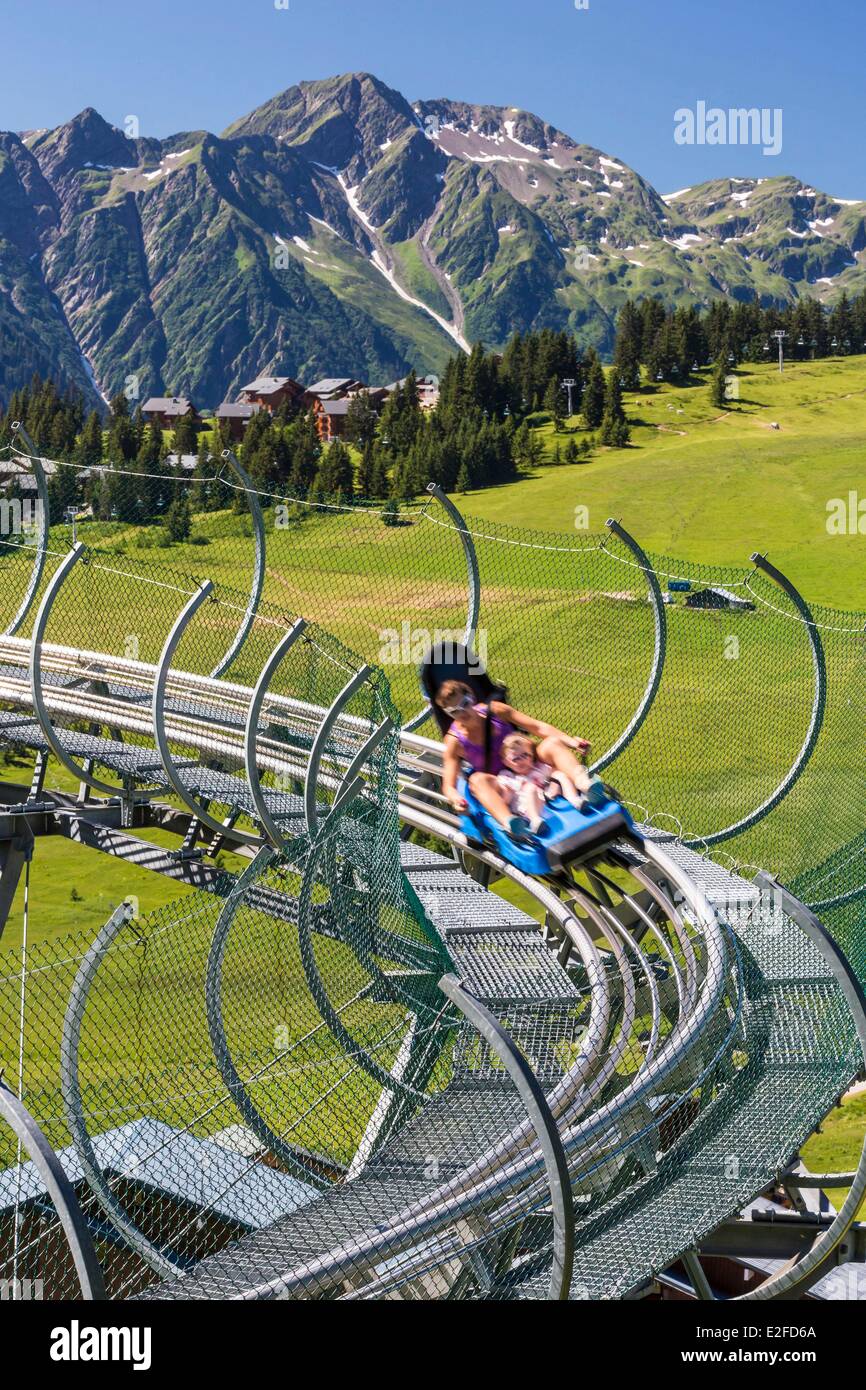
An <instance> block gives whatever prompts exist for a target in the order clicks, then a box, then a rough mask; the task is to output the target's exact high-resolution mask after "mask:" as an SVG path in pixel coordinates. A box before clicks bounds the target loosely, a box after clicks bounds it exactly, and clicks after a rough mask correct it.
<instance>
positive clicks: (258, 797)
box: [244, 618, 307, 848]
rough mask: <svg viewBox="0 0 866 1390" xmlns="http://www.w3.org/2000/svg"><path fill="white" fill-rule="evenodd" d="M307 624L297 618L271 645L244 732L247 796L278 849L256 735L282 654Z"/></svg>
mask: <svg viewBox="0 0 866 1390" xmlns="http://www.w3.org/2000/svg"><path fill="white" fill-rule="evenodd" d="M306 626H307V624H306V621H305V620H304V619H303V618H298V621H297V622H296V623H295V624H294V626H293V627H291V628H290V629H289V631H288V632H287V633H286V635H285V637H282V638H280V641H279V642H278V643H277V645H276V646H275V647H274V650H273V651H272V652H271V654H270V656H269V657H268V659H267V661H266V662H265V664H264V667H263V668H262V672H261V675H260V676H259V678H258V680H257V681H256V687H255V690H254V691H253V698H252V700H251V702H250V707H249V710H248V711H247V724H246V730H245V733H244V762H245V766H246V773H247V782H248V783H249V788H250V795H251V796H252V798H253V804H254V806H255V808H256V812H257V814H258V818H259V820H260V821H261V824H262V828H263V830H264V831H265V834H266V835H267V837H268V839H269V840H270V842H271V844H272V845H274V846H276V847H277V848H280V847H281V846H283V845H284V844H285V843H286V837H285V835H284V834H283V832H282V830H281V829H280V826H279V825H278V824H277V821H276V820H275V819H274V817H273V815H272V814H271V808H270V806H269V805H268V800H267V797H266V795H265V792H264V788H263V787H262V781H261V778H260V776H259V768H258V757H257V754H256V735H257V733H258V727H259V716H260V715H261V712H262V706H263V705H264V702H265V699H266V698H267V694H268V687H269V685H270V683H271V681H272V680H273V678H274V674H275V672H276V671H277V669H278V667H279V665H280V663H281V662H282V660H283V657H284V656H285V655H286V654H287V652H289V651H290V650H291V648H292V647H293V646H294V644H295V642H297V640H298V638H299V637H301V636H302V635H303V633H304V630H305V628H306Z"/></svg>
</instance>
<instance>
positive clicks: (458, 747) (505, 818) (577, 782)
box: [436, 680, 606, 839]
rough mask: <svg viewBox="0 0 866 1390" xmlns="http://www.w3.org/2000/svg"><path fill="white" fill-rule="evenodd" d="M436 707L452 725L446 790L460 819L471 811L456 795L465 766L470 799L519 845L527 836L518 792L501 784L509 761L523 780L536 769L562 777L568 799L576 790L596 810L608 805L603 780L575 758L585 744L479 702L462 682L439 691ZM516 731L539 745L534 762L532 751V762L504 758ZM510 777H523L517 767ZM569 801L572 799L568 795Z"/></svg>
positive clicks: (509, 708) (496, 704) (499, 705)
mask: <svg viewBox="0 0 866 1390" xmlns="http://www.w3.org/2000/svg"><path fill="white" fill-rule="evenodd" d="M436 704H437V705H438V706H439V708H440V709H441V710H443V711H444V713H445V714H447V715H448V716H449V717H450V718H451V720H452V724H451V727H450V729H449V730H448V732H447V734H446V735H445V751H444V756H443V773H442V790H443V792H444V793H445V796H446V797H447V798H448V801H449V802H450V804H451V806H452V807H453V809H454V810H455V811H457V812H458V813H461V814H462V813H464V812H465V811H466V810H467V809H468V803H467V801H466V799H465V798H464V797H462V796H461V795H460V793H459V791H458V789H457V779H458V777H459V776H460V773H461V770H462V764H464V763H468V764H469V766H470V768H471V772H470V773H469V779H468V783H469V787H470V789H471V791H472V795H473V796H474V797H475V798H476V799H477V800H478V801H479V802H480V803H481V805H482V806H483V807H484V809H485V810H486V811H487V812H488V813H489V814H490V815H491V816H492V817H493V818H494V820H496V821H497V823H498V824H499V825H500V826H501V827H502V828H503V830H506V831H508V833H509V834H510V835H513V836H514V837H515V838H517V839H521V838H525V837H526V836H527V835H529V834H530V829H531V827H530V822H529V820H528V819H527V818H526V816H524V815H521V814H520V813H519V812H515V811H514V810H513V809H512V807H513V805H515V804H516V803H515V798H514V795H513V792H514V791H518V792H519V790H520V788H519V787H518V788H511V789H509V787H508V785H507V784H506V785H505V786H503V784H502V783H501V782H500V777H501V775H502V774H503V773H507V772H508V770H509V769H508V762H509V761H511V762H512V763H514V762H515V761H517V762H518V763H519V764H522V765H523V766H525V768H526V771H525V772H524V773H523V774H522V775H523V776H527V775H529V773H530V772H531V769H532V767H533V765H534V764H537V765H539V766H540V767H541V768H542V769H543V770H544V769H551V770H552V775H553V776H557V775H559V776H560V777H561V779H562V780H561V781H560V789H561V790H562V791H563V793H564V794H566V787H568V789H569V791H571V790H572V788H573V789H574V790H575V791H576V792H578V793H580V794H581V796H582V797H583V801H584V804H587V805H589V806H597V805H601V804H602V803H603V802H604V801H605V800H606V792H605V789H604V786H603V784H602V782H601V780H600V779H599V778H598V777H595V776H592V775H591V774H590V773H589V772H587V770H586V768H585V767H584V766H583V764H582V763H581V762H580V761H579V760H578V758H577V757H576V756H575V755H576V753H581V754H586V753H587V752H588V751H589V748H590V744H589V743H588V742H587V740H586V739H583V738H573V737H572V736H571V734H567V733H565V732H564V731H563V730H562V729H557V728H556V727H555V725H553V724H546V723H545V722H544V721H543V720H541V719H533V718H532V716H531V715H529V714H524V713H523V712H522V710H518V709H515V708H514V707H513V705H509V704H506V703H505V702H504V701H503V700H491V701H490V702H489V704H487V703H485V702H483V701H482V702H476V698H475V695H474V694H473V692H472V690H471V688H470V687H469V686H468V685H466V684H465V683H464V682H463V681H459V680H447V681H445V682H444V684H442V685H441V686H440V687H439V689H438V690H437V692H436ZM488 720H489V721H490V723H489V726H488V723H487V721H488ZM516 731H520V732H521V733H523V734H525V735H528V736H529V739H530V740H534V739H539V740H540V742H539V743H537V744H533V747H534V750H535V751H534V756H532V755H531V754H529V750H528V749H524V750H523V752H524V754H529V758H528V760H527V758H525V757H524V758H518V759H516V760H515V759H514V758H513V755H512V754H511V752H510V751H509V750H505V752H503V748H504V745H505V743H506V740H507V739H508V738H509V736H510V735H512V734H514V733H515V732H516ZM518 751H519V750H518ZM510 771H511V773H512V775H514V774H515V771H517V775H518V777H519V776H520V775H521V773H520V772H519V770H516V769H515V768H514V767H513V766H512V768H511V769H510ZM542 775H544V774H543V772H542ZM536 780H537V778H536ZM566 799H567V800H570V799H571V797H570V796H568V795H567V794H566Z"/></svg>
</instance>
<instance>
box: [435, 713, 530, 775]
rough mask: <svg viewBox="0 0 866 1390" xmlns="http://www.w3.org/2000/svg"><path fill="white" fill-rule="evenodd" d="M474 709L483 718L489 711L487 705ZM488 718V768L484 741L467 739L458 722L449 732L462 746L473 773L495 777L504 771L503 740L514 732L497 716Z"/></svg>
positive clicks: (462, 751)
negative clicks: (485, 773) (490, 774)
mask: <svg viewBox="0 0 866 1390" xmlns="http://www.w3.org/2000/svg"><path fill="white" fill-rule="evenodd" d="M473 708H474V709H475V710H476V711H477V712H478V714H480V715H481V716H482V718H483V717H484V711H485V710H486V709H487V706H486V705H474V706H473ZM487 718H488V719H489V720H490V766H489V767H487V768H485V766H484V761H485V759H484V743H483V741H482V742H481V743H473V742H472V740H471V739H470V738H467V736H466V734H465V733H464V731H463V730H462V729H461V728H460V726H459V724H457V723H456V722H455V723H454V724H452V725H451V728H450V729H449V730H448V732H449V733H450V734H453V735H454V737H455V738H456V739H457V742H458V743H459V744H460V751H461V753H462V754H463V757H464V759H465V761H466V762H467V763H469V764H470V765H471V767H472V770H473V772H490V773H492V774H493V776H494V777H495V776H496V775H497V774H498V773H500V772H501V771H502V768H503V766H504V764H503V762H502V743H503V740H504V739H506V738H507V737H508V735H509V734H513V733H514V730H513V729H512V727H511V725H510V724H506V723H505V721H504V720H503V719H497V717H496V715H495V714H488V715H487Z"/></svg>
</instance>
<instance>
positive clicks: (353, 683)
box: [304, 666, 373, 836]
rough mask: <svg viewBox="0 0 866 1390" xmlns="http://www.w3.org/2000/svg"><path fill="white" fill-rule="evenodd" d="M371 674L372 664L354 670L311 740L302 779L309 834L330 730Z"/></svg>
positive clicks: (315, 816) (314, 820)
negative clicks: (303, 778) (304, 776)
mask: <svg viewBox="0 0 866 1390" xmlns="http://www.w3.org/2000/svg"><path fill="white" fill-rule="evenodd" d="M372 674H373V668H372V666H362V667H361V669H360V671H356V672H355V674H354V676H352V678H351V680H349V681H347V683H346V684H345V685H344V686H343V689H342V690H341V691H340V693H339V695H338V696H337V698H336V700H335V701H334V703H333V704H332V705H331V708H330V709H329V710H328V712H327V714H326V715H325V717H324V719H323V720H322V722H321V724H320V725H319V728H318V730H317V731H316V737H315V738H314V740H313V746H312V748H311V749H310V761H309V762H308V764H307V775H306V778H305V780H304V814H305V816H306V821H307V830H308V832H309V834H310V835H311V836H312V835H315V833H316V830H317V828H318V812H317V809H316V792H317V789H318V782H319V769H320V766H321V762H322V757H323V755H324V752H325V747H326V745H327V742H328V739H329V738H330V736H331V730H332V729H333V727H334V725H335V724H336V722H337V720H338V719H339V717H340V715H341V714H342V712H343V710H344V709H345V708H346V706H347V705H348V703H349V701H350V700H351V698H352V696H353V695H354V694H356V692H357V691H359V690H360V689H361V686H362V685H363V684H364V682H365V681H366V680H367V679H368V678H369V677H370V676H371V675H372Z"/></svg>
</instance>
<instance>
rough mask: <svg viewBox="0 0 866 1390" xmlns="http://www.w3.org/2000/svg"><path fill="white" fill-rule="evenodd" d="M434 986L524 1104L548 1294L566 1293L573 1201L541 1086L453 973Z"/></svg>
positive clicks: (570, 1269) (570, 1266)
mask: <svg viewBox="0 0 866 1390" xmlns="http://www.w3.org/2000/svg"><path fill="white" fill-rule="evenodd" d="M439 988H440V989H441V991H442V993H443V994H444V995H445V997H446V998H447V999H450V1000H451V1002H452V1003H453V1004H454V1005H455V1006H456V1007H457V1008H458V1009H459V1010H460V1012H461V1013H462V1014H463V1016H464V1017H465V1018H467V1019H468V1020H469V1022H470V1023H471V1024H472V1026H473V1028H475V1029H477V1031H478V1032H479V1033H480V1034H481V1036H482V1037H483V1038H484V1041H485V1042H486V1043H488V1044H489V1045H490V1047H492V1048H493V1050H494V1051H495V1053H496V1055H497V1057H498V1058H499V1059H500V1061H501V1062H502V1064H503V1066H504V1067H505V1070H506V1071H507V1072H508V1074H509V1076H510V1077H511V1079H512V1081H513V1082H514V1084H515V1086H516V1087H517V1090H518V1092H519V1093H520V1099H521V1100H522V1101H523V1104H524V1105H525V1106H526V1109H527V1112H528V1114H529V1118H530V1120H531V1121H532V1125H533V1128H534V1129H535V1133H536V1136H537V1138H538V1142H539V1145H540V1147H541V1152H542V1155H543V1157H544V1168H545V1172H546V1174H547V1185H548V1188H549V1190H550V1213H551V1217H552V1219H553V1261H552V1264H551V1270H550V1291H549V1293H548V1298H549V1299H552V1300H556V1301H564V1300H567V1299H568V1295H569V1290H570V1288H571V1276H572V1272H573V1269H574V1203H573V1201H572V1195H571V1177H570V1175H569V1171H568V1162H567V1160H566V1157H565V1153H564V1151H563V1147H562V1140H561V1139H560V1137H559V1130H558V1129H557V1127H556V1121H555V1120H554V1118H553V1116H552V1115H551V1113H550V1107H549V1106H548V1104H547V1099H546V1097H545V1094H544V1091H543V1090H542V1089H541V1086H540V1085H539V1082H538V1078H537V1077H536V1075H535V1073H534V1071H533V1070H532V1068H531V1067H530V1065H529V1063H528V1062H527V1060H526V1058H525V1057H524V1055H523V1053H522V1052H521V1051H520V1048H519V1047H518V1046H517V1044H516V1043H515V1042H514V1040H513V1039H512V1038H511V1037H510V1035H509V1034H508V1033H507V1032H506V1031H505V1029H504V1028H503V1026H502V1024H501V1023H500V1022H499V1020H498V1019H497V1018H496V1017H495V1016H494V1015H493V1014H492V1013H491V1012H490V1010H489V1009H487V1008H485V1006H484V1005H483V1004H482V1003H481V1002H480V1000H478V999H476V998H475V996H474V995H472V994H470V993H469V991H468V990H467V989H466V988H465V986H464V985H462V984H461V982H460V981H459V980H458V979H457V976H456V975H443V976H442V979H441V980H440V981H439Z"/></svg>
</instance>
